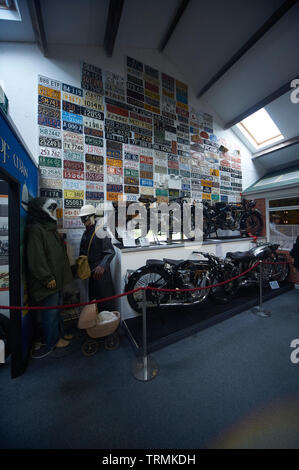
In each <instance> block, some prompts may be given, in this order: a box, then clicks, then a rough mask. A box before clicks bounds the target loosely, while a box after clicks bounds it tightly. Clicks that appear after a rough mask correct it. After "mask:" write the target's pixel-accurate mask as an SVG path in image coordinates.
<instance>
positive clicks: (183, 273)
mask: <svg viewBox="0 0 299 470" xmlns="http://www.w3.org/2000/svg"><path fill="white" fill-rule="evenodd" d="M178 272H179V274H180V278H181V279H180V281H181V284H182V286H183V289H189V288H191V287H192V284H191V282H190V271H189V270H187V269H180V270H179V271H178Z"/></svg>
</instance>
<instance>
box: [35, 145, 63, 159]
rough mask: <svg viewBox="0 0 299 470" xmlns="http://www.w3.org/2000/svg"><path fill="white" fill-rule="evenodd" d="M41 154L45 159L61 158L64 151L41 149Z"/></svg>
mask: <svg viewBox="0 0 299 470" xmlns="http://www.w3.org/2000/svg"><path fill="white" fill-rule="evenodd" d="M39 153H40V155H41V156H43V157H56V158H61V154H62V151H61V150H60V149H53V148H51V147H40V148H39Z"/></svg>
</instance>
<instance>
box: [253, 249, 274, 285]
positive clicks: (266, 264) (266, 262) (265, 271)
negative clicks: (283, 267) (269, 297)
mask: <svg viewBox="0 0 299 470" xmlns="http://www.w3.org/2000/svg"><path fill="white" fill-rule="evenodd" d="M274 261H275V259H274V258H272V256H269V257H267V258H264V259H263V264H262V280H263V285H264V286H267V285H268V283H269V281H272V280H273V272H274V266H275V265H274V264H273V263H274ZM255 263H256V261H254V260H253V261H251V262H250V263H249V267H252V266H253V265H254V264H255ZM252 272H253V273H254V277H255V279H256V280H257V281H258V282H260V266H257V267H256V268H255V269H254V270H253V271H252Z"/></svg>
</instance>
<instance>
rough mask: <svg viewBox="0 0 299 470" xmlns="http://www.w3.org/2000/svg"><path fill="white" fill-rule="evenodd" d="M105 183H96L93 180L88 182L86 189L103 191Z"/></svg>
mask: <svg viewBox="0 0 299 470" xmlns="http://www.w3.org/2000/svg"><path fill="white" fill-rule="evenodd" d="M104 189H105V188H104V184H101V183H96V182H95V183H94V182H91V181H87V182H86V191H95V192H103V191H104Z"/></svg>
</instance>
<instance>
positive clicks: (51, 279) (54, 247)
mask: <svg viewBox="0 0 299 470" xmlns="http://www.w3.org/2000/svg"><path fill="white" fill-rule="evenodd" d="M56 208H57V203H56V201H54V200H53V199H48V198H45V197H37V198H34V199H32V200H31V201H30V202H29V206H28V225H27V245H26V255H27V256H26V257H27V260H26V261H27V263H26V264H27V285H28V294H29V299H30V303H31V304H33V305H34V304H35V305H40V306H49V307H51V306H55V305H61V304H62V300H63V299H62V291H63V288H64V286H66V285H67V284H68V283H69V282H71V281H72V279H73V276H72V272H71V268H70V264H69V260H68V256H67V252H66V246H65V244H64V242H63V240H62V238H61V236H60V235H59V233H58V232H57V219H56V215H55V210H56ZM41 323H42V329H43V336H44V338H43V341H44V343H45V344H46V345H47V346H48V347H49V348H51V349H52V348H53V347H55V346H56V347H65V346H68V344H69V341H67V340H66V339H64V331H63V321H62V317H61V315H60V310H59V309H49V310H41ZM68 339H69V338H68Z"/></svg>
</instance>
